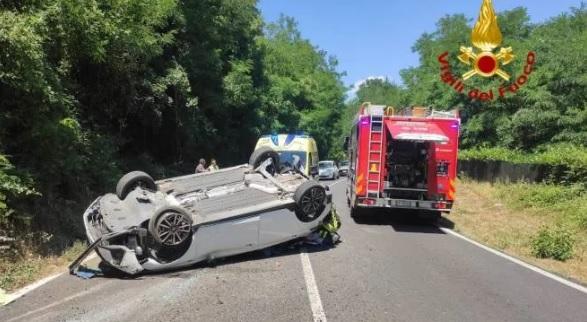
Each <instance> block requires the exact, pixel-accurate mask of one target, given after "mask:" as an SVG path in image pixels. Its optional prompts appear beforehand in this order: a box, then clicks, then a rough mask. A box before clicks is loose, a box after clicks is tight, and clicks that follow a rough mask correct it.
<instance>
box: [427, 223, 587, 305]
mask: <svg viewBox="0 0 587 322" xmlns="http://www.w3.org/2000/svg"><path fill="white" fill-rule="evenodd" d="M438 228H439V229H440V230H442V231H443V232H445V233H447V234H450V235H453V236H455V237H457V238H460V239H462V240H465V241H467V242H469V243H471V244H473V245H475V246H477V247H480V248H482V249H484V250H486V251H488V252H491V253H493V254H494V255H497V256H499V257H502V258H505V259H507V260H509V261H511V262H514V263H516V264H518V265H520V266H522V267H525V268H527V269H529V270H531V271H534V272H536V273H538V274H541V275H543V276H546V277H548V278H550V279H552V280H555V281H557V282H559V283H561V284H564V285H566V286H569V287H571V288H574V289H575V290H577V291H579V292H582V293H585V294H587V287H584V286H582V285H580V284H578V283H575V282H571V281H569V280H568V279H566V278H562V277H560V276H558V275H556V274H553V273H551V272H548V271H546V270H544V269H542V268H539V267H537V266H534V265H532V264H528V263H526V262H524V261H522V260H520V259H517V258H515V257H513V256H510V255H508V254H505V253H503V252H501V251H499V250H496V249H493V248H491V247H489V246H486V245H483V244H481V243H479V242H477V241H474V240H472V239H470V238H468V237H465V236H463V235H461V234H459V233H457V232H456V231H454V230H452V229H449V228H445V227H440V226H439V227H438Z"/></svg>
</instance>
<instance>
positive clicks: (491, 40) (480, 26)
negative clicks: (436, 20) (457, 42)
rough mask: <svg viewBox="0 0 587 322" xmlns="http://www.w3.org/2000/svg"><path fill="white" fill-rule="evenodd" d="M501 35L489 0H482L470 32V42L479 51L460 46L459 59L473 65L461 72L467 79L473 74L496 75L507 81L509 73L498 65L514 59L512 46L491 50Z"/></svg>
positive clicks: (498, 41) (499, 40)
mask: <svg viewBox="0 0 587 322" xmlns="http://www.w3.org/2000/svg"><path fill="white" fill-rule="evenodd" d="M501 40H502V36H501V31H500V30H499V25H498V24H497V16H496V15H495V10H494V9H493V3H492V2H491V0H483V4H482V5H481V11H480V12H479V18H478V20H477V23H476V24H475V27H474V28H473V31H472V32H471V42H472V43H473V46H475V47H477V48H478V49H479V50H480V52H477V53H476V52H475V51H474V49H473V48H472V47H465V46H461V54H460V55H459V56H458V58H459V60H460V61H461V62H462V63H464V64H466V65H473V68H472V69H471V70H470V71H468V72H466V73H464V74H463V79H464V80H467V79H469V78H471V77H473V76H475V75H479V76H483V77H492V76H494V75H497V76H499V77H501V78H503V79H504V80H505V81H509V79H510V75H509V74H508V73H506V72H505V71H504V70H503V69H501V68H500V65H507V64H509V63H510V62H511V61H512V60H513V59H514V57H515V56H514V54H513V53H512V47H507V48H504V47H502V48H501V49H500V50H499V52H497V54H494V53H493V50H494V49H495V48H497V47H498V46H499V45H500V44H501Z"/></svg>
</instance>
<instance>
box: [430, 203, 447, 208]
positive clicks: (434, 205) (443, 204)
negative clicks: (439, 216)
mask: <svg viewBox="0 0 587 322" xmlns="http://www.w3.org/2000/svg"><path fill="white" fill-rule="evenodd" d="M432 208H435V209H446V204H445V203H444V202H435V203H433V204H432Z"/></svg>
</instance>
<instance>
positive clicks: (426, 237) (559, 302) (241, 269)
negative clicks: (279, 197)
mask: <svg viewBox="0 0 587 322" xmlns="http://www.w3.org/2000/svg"><path fill="white" fill-rule="evenodd" d="M345 183H346V182H345V181H344V179H342V180H340V181H338V182H336V183H334V182H328V184H331V185H333V186H332V190H333V191H334V199H335V203H336V205H337V209H338V210H339V214H340V215H341V218H342V222H343V227H342V228H341V232H340V233H341V236H342V238H343V242H342V243H341V244H339V245H338V246H337V247H336V248H332V249H327V250H317V249H307V253H301V251H300V250H299V249H293V250H287V249H281V250H280V252H278V253H277V254H273V255H271V256H269V255H268V254H267V253H266V252H265V253H264V252H256V253H252V254H246V255H240V256H237V257H234V258H230V259H227V260H224V261H222V262H220V263H218V265H217V266H215V267H210V266H205V265H203V266H202V265H201V266H197V267H194V268H191V269H187V270H181V271H176V272H170V273H165V274H158V275H145V276H142V277H139V278H136V279H123V278H112V277H111V278H102V277H100V278H93V279H91V280H82V279H79V278H77V277H73V276H69V275H67V274H64V275H62V276H60V277H58V278H56V279H54V280H52V281H51V282H49V283H47V284H45V285H43V286H41V287H39V288H37V289H35V290H34V291H32V292H30V293H28V294H26V295H25V296H23V297H21V298H20V299H18V300H16V301H15V302H13V303H11V304H9V305H7V306H4V307H1V308H0V321H6V322H8V321H68V320H71V321H135V320H136V321H186V320H189V321H224V320H230V321H312V320H319V319H322V320H324V319H326V320H330V321H583V322H584V321H587V294H585V293H582V292H580V291H578V290H576V289H573V288H571V287H569V286H567V285H563V284H561V283H559V282H557V281H555V280H552V279H550V278H547V277H545V276H543V275H541V274H538V273H536V272H534V271H531V270H529V269H527V268H525V267H522V266H520V265H518V264H516V263H513V262H511V261H509V260H507V259H505V258H502V257H499V256H496V255H494V254H492V253H490V252H488V251H486V250H484V249H481V248H479V247H478V246H475V245H473V244H471V243H468V242H466V241H464V240H462V239H459V238H457V237H455V236H453V235H450V234H445V233H444V232H443V231H442V230H440V229H438V228H436V227H435V226H432V225H426V224H425V223H422V222H421V221H416V220H412V219H410V217H409V214H408V215H405V214H404V215H402V216H398V215H390V214H385V213H377V214H375V215H373V216H370V217H369V218H366V219H364V220H361V223H356V222H355V221H354V220H352V219H351V218H350V217H349V211H348V207H347V206H346V201H345V196H344V185H345Z"/></svg>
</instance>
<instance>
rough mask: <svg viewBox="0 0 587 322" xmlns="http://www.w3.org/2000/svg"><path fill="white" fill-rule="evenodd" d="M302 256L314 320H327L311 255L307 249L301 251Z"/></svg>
mask: <svg viewBox="0 0 587 322" xmlns="http://www.w3.org/2000/svg"><path fill="white" fill-rule="evenodd" d="M300 257H301V259H302V268H303V269H304V279H305V280H306V290H307V291H308V299H309V300H310V307H311V308H312V315H313V316H314V322H326V314H325V313H324V308H323V307H322V300H320V294H319V293H318V285H316V278H315V277H314V271H313V270H312V264H311V263H310V257H309V256H308V253H306V250H305V249H304V250H302V252H301V253H300Z"/></svg>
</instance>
